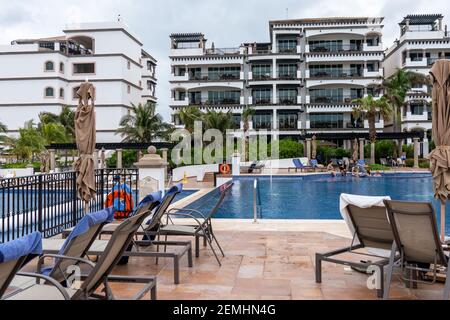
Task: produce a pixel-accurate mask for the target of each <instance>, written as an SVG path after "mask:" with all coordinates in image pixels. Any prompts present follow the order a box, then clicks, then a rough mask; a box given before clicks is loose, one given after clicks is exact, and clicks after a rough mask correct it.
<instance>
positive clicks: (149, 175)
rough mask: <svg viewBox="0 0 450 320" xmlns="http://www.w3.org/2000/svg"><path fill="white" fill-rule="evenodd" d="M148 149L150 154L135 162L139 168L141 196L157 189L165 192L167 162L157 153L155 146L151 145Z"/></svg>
mask: <svg viewBox="0 0 450 320" xmlns="http://www.w3.org/2000/svg"><path fill="white" fill-rule="evenodd" d="M147 151H148V154H146V155H144V156H143V157H142V158H141V159H139V162H137V163H135V164H134V165H135V166H136V167H137V168H138V169H139V188H140V197H141V198H144V197H145V196H146V195H148V194H149V193H152V192H155V191H162V192H163V194H164V192H165V182H166V170H167V162H165V161H164V160H163V159H162V158H161V156H160V155H158V154H157V153H156V148H155V147H149V148H148V150H147Z"/></svg>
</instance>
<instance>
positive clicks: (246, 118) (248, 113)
mask: <svg viewBox="0 0 450 320" xmlns="http://www.w3.org/2000/svg"><path fill="white" fill-rule="evenodd" d="M255 112H256V111H255V109H252V108H250V107H245V108H244V110H243V111H242V115H241V117H242V122H243V123H244V143H243V144H242V148H243V152H242V153H243V157H244V161H245V159H247V150H248V131H249V130H250V120H251V117H252V116H254V115H255Z"/></svg>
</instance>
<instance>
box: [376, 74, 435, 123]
mask: <svg viewBox="0 0 450 320" xmlns="http://www.w3.org/2000/svg"><path fill="white" fill-rule="evenodd" d="M417 84H428V79H427V77H426V76H425V75H423V74H421V73H417V72H412V71H407V70H402V69H398V70H397V71H396V72H395V73H394V74H393V75H392V76H390V77H389V78H388V79H386V80H385V81H384V82H383V84H382V87H383V89H384V95H385V96H386V98H387V100H388V101H389V103H390V104H391V105H392V106H393V117H392V118H393V119H392V120H393V123H394V131H395V132H399V131H400V130H401V129H400V126H399V119H400V116H399V114H400V108H401V107H402V106H403V105H404V104H405V98H406V94H407V93H408V91H409V90H411V88H412V87H413V86H414V85H417Z"/></svg>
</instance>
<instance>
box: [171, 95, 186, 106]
mask: <svg viewBox="0 0 450 320" xmlns="http://www.w3.org/2000/svg"><path fill="white" fill-rule="evenodd" d="M170 105H171V106H173V107H187V106H189V99H188V98H187V97H186V98H185V99H182V100H181V99H174V98H172V100H171V101H170Z"/></svg>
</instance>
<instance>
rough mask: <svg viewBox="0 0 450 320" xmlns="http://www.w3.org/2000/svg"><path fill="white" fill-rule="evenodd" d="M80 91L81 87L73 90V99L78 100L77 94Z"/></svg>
mask: <svg viewBox="0 0 450 320" xmlns="http://www.w3.org/2000/svg"><path fill="white" fill-rule="evenodd" d="M78 90H80V87H75V88H73V89H72V99H78V96H77V92H78Z"/></svg>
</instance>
